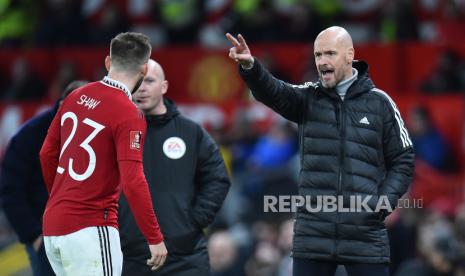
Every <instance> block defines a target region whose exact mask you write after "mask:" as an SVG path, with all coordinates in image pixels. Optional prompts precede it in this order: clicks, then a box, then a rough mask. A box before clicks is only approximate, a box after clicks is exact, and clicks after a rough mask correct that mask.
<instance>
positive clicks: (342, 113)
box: [334, 100, 346, 255]
mask: <svg viewBox="0 0 465 276" xmlns="http://www.w3.org/2000/svg"><path fill="white" fill-rule="evenodd" d="M338 110H339V114H338V117H339V118H338V119H339V125H338V126H339V135H340V137H341V143H340V146H339V179H338V183H337V197H338V198H337V200H339V195H342V176H343V174H344V171H343V170H344V142H345V134H346V133H345V132H346V121H345V109H344V102H343V101H342V100H338ZM338 206H339V205H338ZM336 212H337V213H336V231H335V233H336V241H335V250H334V254H335V255H336V251H337V246H338V243H339V239H338V238H339V219H340V217H339V211H338V210H337V211H336Z"/></svg>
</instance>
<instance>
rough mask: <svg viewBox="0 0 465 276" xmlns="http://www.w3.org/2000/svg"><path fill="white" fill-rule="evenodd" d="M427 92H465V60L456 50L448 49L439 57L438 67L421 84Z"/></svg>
mask: <svg viewBox="0 0 465 276" xmlns="http://www.w3.org/2000/svg"><path fill="white" fill-rule="evenodd" d="M421 90H422V91H423V92H425V93H430V94H438V93H444V92H460V93H464V92H465V62H464V61H463V59H462V58H461V57H460V56H459V55H458V54H457V53H456V52H454V51H452V50H446V51H445V52H443V53H442V54H441V56H440V57H439V62H438V67H437V68H436V69H435V71H434V72H433V73H432V75H431V77H430V78H429V79H428V80H427V81H425V82H424V83H423V84H422V85H421Z"/></svg>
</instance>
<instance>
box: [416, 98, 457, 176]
mask: <svg viewBox="0 0 465 276" xmlns="http://www.w3.org/2000/svg"><path fill="white" fill-rule="evenodd" d="M409 125H410V128H409V129H410V135H411V138H412V142H413V145H414V149H415V154H416V157H417V158H420V159H422V160H423V161H425V162H426V163H427V164H429V165H430V166H431V167H433V168H435V169H437V170H440V171H444V172H447V171H454V170H455V169H456V167H457V165H456V161H455V158H454V155H453V153H452V151H451V148H450V146H449V145H448V144H447V142H446V141H445V139H444V137H443V136H442V135H441V133H440V132H439V130H438V129H437V128H436V127H435V126H434V124H433V122H432V119H431V115H430V113H429V111H428V109H426V108H425V107H421V106H419V107H416V108H414V109H412V110H411V111H410V113H409Z"/></svg>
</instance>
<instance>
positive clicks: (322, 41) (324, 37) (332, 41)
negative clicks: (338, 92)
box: [314, 31, 354, 88]
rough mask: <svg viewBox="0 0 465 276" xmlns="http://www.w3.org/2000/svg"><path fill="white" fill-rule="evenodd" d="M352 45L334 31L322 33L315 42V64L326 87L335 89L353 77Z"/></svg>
mask: <svg viewBox="0 0 465 276" xmlns="http://www.w3.org/2000/svg"><path fill="white" fill-rule="evenodd" d="M351 44H352V43H351V42H350V43H348V42H347V41H345V38H344V36H341V35H340V34H338V33H337V32H333V31H326V32H322V33H320V35H319V36H318V37H317V39H316V40H315V45H314V56H315V64H316V67H317V70H318V76H319V78H320V81H321V83H322V85H323V86H324V87H326V88H333V87H335V86H336V85H337V84H338V83H340V82H341V81H343V80H345V79H348V78H350V76H352V61H353V58H354V49H353V47H351Z"/></svg>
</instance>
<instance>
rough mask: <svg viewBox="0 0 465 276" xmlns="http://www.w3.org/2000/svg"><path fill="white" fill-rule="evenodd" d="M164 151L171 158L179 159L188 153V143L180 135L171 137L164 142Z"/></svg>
mask: <svg viewBox="0 0 465 276" xmlns="http://www.w3.org/2000/svg"><path fill="white" fill-rule="evenodd" d="M163 153H164V154H165V155H166V156H167V157H168V158H170V159H179V158H181V157H183V156H184V154H185V153H186V143H184V141H183V140H182V139H181V138H179V137H170V138H168V139H166V141H165V142H164V143H163Z"/></svg>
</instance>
